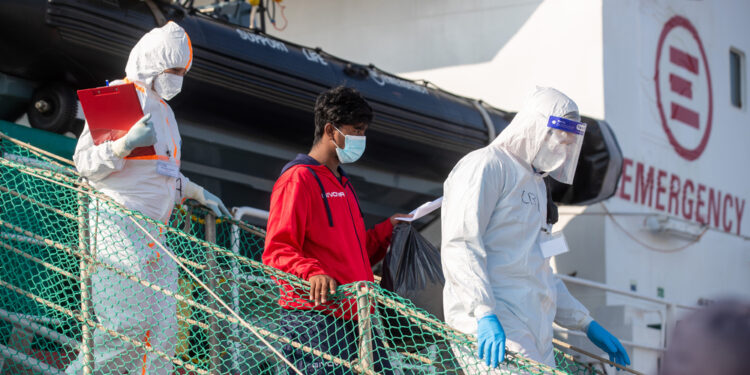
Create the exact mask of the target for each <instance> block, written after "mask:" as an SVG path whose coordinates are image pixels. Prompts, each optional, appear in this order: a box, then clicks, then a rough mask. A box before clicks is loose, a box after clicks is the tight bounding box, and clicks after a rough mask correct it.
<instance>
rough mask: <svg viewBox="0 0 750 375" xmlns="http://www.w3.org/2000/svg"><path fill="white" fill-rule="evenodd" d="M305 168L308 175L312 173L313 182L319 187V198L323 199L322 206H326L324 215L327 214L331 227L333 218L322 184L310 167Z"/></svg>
mask: <svg viewBox="0 0 750 375" xmlns="http://www.w3.org/2000/svg"><path fill="white" fill-rule="evenodd" d="M305 168H307V169H308V170H309V171H310V173H312V175H313V177H315V180H316V181H318V186H320V196H321V197H322V198H323V204H325V206H326V213H327V214H328V226H331V227H332V226H333V216H332V215H331V206H329V205H328V198H326V189H324V188H323V182H321V181H320V177H318V174H317V173H315V171H314V170H313V169H312V168H310V167H305Z"/></svg>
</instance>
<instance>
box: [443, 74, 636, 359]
mask: <svg viewBox="0 0 750 375" xmlns="http://www.w3.org/2000/svg"><path fill="white" fill-rule="evenodd" d="M579 121H580V116H579V114H578V107H577V106H576V104H575V103H574V102H573V101H572V100H571V99H569V98H568V97H566V96H565V95H564V94H562V93H560V92H559V91H557V90H554V89H551V88H537V89H536V91H535V92H534V93H533V94H532V95H531V97H530V98H529V99H528V100H527V102H526V103H525V104H524V106H523V108H522V109H521V111H519V112H518V114H517V115H516V116H515V118H514V119H513V121H512V122H511V123H510V124H509V125H508V127H507V128H506V129H505V130H503V132H502V133H500V135H498V137H497V138H496V139H495V140H494V141H493V142H492V143H491V144H490V145H488V146H486V147H484V148H481V149H478V150H476V151H473V152H471V153H469V154H468V155H466V156H465V157H463V158H462V159H461V160H460V161H459V162H458V164H456V166H455V167H454V168H453V170H452V171H451V173H450V175H449V176H448V179H447V180H446V181H445V184H444V198H443V207H442V249H441V251H442V264H443V272H444V273H445V287H444V290H443V301H444V302H443V307H444V312H445V318H446V322H447V323H448V324H449V325H450V326H452V327H454V328H456V329H458V330H459V331H462V332H464V333H468V334H472V335H475V336H476V337H477V346H478V353H463V352H461V350H460V349H454V351H456V355H457V357H458V360H459V362H461V365H462V367H463V368H464V371H466V372H468V373H486V372H487V371H488V370H489V369H488V367H487V366H489V367H491V368H495V367H497V365H498V364H499V363H500V362H502V361H503V359H504V356H505V344H506V337H507V345H508V348H509V349H510V350H512V351H514V352H518V353H520V354H522V355H523V356H525V357H527V358H530V359H532V360H535V361H537V362H541V363H544V364H546V365H549V366H552V367H554V366H555V356H554V351H553V347H552V323H553V321H554V322H556V323H557V324H559V325H561V326H563V327H566V328H569V329H572V330H581V331H584V332H587V334H588V337H589V338H590V339H591V340H592V341H593V342H594V343H595V344H596V345H597V346H598V347H600V348H601V349H603V350H604V351H605V352H607V353H608V354H609V356H610V359H612V360H613V361H616V362H617V363H619V364H622V365H626V364H629V363H630V360H629V358H628V355H627V353H626V352H625V349H624V348H623V347H622V345H621V344H620V342H619V341H618V340H617V338H615V337H614V336H612V335H611V334H610V333H609V332H607V331H606V330H605V329H604V328H602V327H601V326H600V325H599V324H598V323H596V322H595V321H593V319H592V318H591V316H590V315H589V312H588V310H587V309H586V308H585V307H584V306H583V305H582V304H581V303H580V302H578V301H577V300H576V299H575V298H574V297H573V296H571V294H570V293H569V292H568V290H567V288H566V287H565V285H564V284H563V283H562V281H561V280H560V279H558V278H557V277H556V276H555V275H554V274H553V272H552V268H551V267H550V264H549V258H548V257H545V254H544V253H543V247H544V246H541V245H542V243H543V242H545V241H548V240H550V239H551V238H552V237H551V236H550V235H549V233H550V230H551V225H550V224H548V221H547V190H546V186H545V182H544V180H543V178H544V177H545V176H547V174H549V175H550V176H551V177H553V178H555V179H556V180H558V181H560V182H563V183H566V184H571V183H572V182H573V176H574V175H575V168H576V165H577V162H578V154H579V153H580V148H581V143H582V141H583V134H584V132H585V124H583V123H580V122H579ZM477 356H478V357H479V360H477Z"/></svg>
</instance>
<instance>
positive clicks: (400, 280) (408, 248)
mask: <svg viewBox="0 0 750 375" xmlns="http://www.w3.org/2000/svg"><path fill="white" fill-rule="evenodd" d="M444 283H445V277H443V268H442V265H441V264H440V251H439V250H438V249H436V248H435V246H432V244H431V243H430V242H429V241H427V240H426V239H425V238H424V237H422V235H421V234H419V232H417V230H416V229H414V227H412V226H411V224H409V223H400V224H398V225H396V227H394V228H393V237H392V239H391V250H390V251H389V252H388V253H387V254H386V256H385V261H384V262H383V281H382V282H381V285H382V286H383V288H385V289H387V290H390V291H392V292H395V293H397V294H400V295H403V294H410V293H409V292H412V291H421V290H423V289H424V288H425V287H427V286H428V285H430V284H440V285H443V284H444Z"/></svg>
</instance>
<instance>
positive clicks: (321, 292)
mask: <svg viewBox="0 0 750 375" xmlns="http://www.w3.org/2000/svg"><path fill="white" fill-rule="evenodd" d="M308 281H309V282H310V301H315V306H318V305H320V304H321V303H326V302H328V296H330V295H332V294H334V293H336V287H337V286H338V283H337V282H336V280H334V279H333V278H332V277H330V276H328V275H315V276H312V277H310V280H308Z"/></svg>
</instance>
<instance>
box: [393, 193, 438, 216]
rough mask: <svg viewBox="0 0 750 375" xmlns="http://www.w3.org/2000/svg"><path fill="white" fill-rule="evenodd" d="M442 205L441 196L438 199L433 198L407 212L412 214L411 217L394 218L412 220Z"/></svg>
mask: <svg viewBox="0 0 750 375" xmlns="http://www.w3.org/2000/svg"><path fill="white" fill-rule="evenodd" d="M442 205H443V197H440V198H438V199H435V200H434V201H432V202H427V203H425V204H423V205H421V206H419V207H417V209H416V210H414V211H412V212H409V214H410V215H412V217H399V218H396V220H401V221H414V220H417V219H419V218H422V217H424V216H425V215H427V214H429V213H430V212H432V211H435V210H437V209H438V208H440V206H442Z"/></svg>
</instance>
